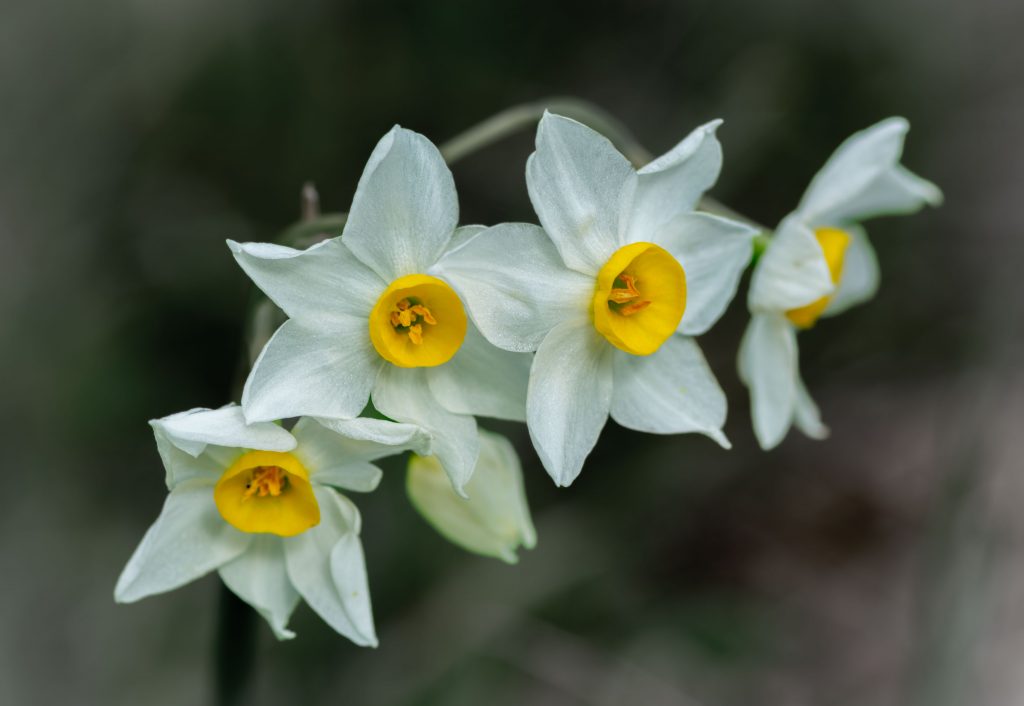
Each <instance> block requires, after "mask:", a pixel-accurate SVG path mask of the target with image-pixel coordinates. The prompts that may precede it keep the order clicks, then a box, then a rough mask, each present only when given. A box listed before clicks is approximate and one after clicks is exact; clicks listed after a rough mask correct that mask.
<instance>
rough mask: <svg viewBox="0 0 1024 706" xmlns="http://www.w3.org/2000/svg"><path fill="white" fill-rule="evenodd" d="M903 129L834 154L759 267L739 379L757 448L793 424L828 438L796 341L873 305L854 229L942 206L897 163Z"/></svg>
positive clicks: (878, 130)
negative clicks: (821, 324) (825, 320)
mask: <svg viewBox="0 0 1024 706" xmlns="http://www.w3.org/2000/svg"><path fill="white" fill-rule="evenodd" d="M908 129H909V125H908V124H907V121H906V120H904V119H902V118H889V119H888V120H883V121H882V122H880V123H878V124H877V125H874V126H872V127H870V128H868V129H866V130H864V131H862V132H859V133H857V134H855V135H853V136H852V137H850V138H849V139H848V140H847V141H846V142H844V143H843V144H842V145H840V147H839V149H837V150H836V152H835V153H834V154H833V155H832V157H831V158H830V159H829V160H828V162H827V163H826V164H825V166H824V167H822V169H821V171H819V172H818V174H817V175H816V176H815V177H814V179H813V180H812V181H811V184H810V186H809V187H808V189H807V192H806V193H805V194H804V196H803V199H802V200H801V202H800V206H799V207H798V208H797V210H796V211H794V212H793V213H791V214H790V215H789V216H787V217H786V218H785V219H784V220H783V221H782V223H781V224H780V225H779V227H778V229H777V230H776V232H775V235H774V236H773V237H772V239H771V240H770V241H769V244H768V247H767V248H766V249H765V251H764V253H763V254H762V256H761V258H760V260H759V261H758V263H757V266H756V268H755V270H754V274H753V276H752V278H751V283H750V292H749V296H748V300H747V303H748V307H749V309H750V312H751V320H750V325H749V326H748V327H747V331H746V333H745V334H744V336H743V342H742V343H741V345H740V353H739V372H740V377H741V378H742V379H743V381H744V383H745V384H746V385H747V387H748V388H750V400H751V414H752V417H753V422H754V433H755V435H756V436H757V439H758V442H759V443H760V444H761V446H762V448H765V449H770V448H772V447H774V446H776V445H777V444H778V443H779V442H781V441H782V439H783V438H784V437H785V435H786V433H787V432H788V430H789V428H790V426H791V425H792V424H794V423H795V424H796V425H797V427H798V428H799V429H800V430H801V431H803V432H804V433H805V434H807V435H808V436H810V437H812V438H817V439H820V438H824V437H825V436H826V435H827V434H828V429H827V428H826V427H825V425H824V424H822V422H821V416H820V413H819V412H818V408H817V406H816V405H815V404H814V401H813V400H812V399H811V397H810V395H809V394H808V392H807V389H806V387H805V386H804V383H803V380H802V379H801V376H800V367H799V352H798V347H797V341H796V333H797V331H798V330H802V329H807V328H811V327H812V326H814V325H816V324H817V323H818V320H819V319H820V318H822V317H829V316H834V315H836V314H839V313H841V312H843V311H846V310H847V309H849V308H850V307H852V306H855V305H856V304H860V303H862V302H865V301H867V300H868V299H870V298H871V297H872V296H874V293H875V291H876V290H877V288H878V263H877V261H876V259H875V253H874V250H873V249H872V248H871V244H870V243H869V242H868V239H867V235H866V234H865V233H864V230H863V229H862V228H861V227H860V225H859V222H860V221H862V220H864V219H867V218H870V217H872V216H878V215H884V214H906V213H912V212H914V211H917V210H918V209H920V208H921V207H922V206H924V205H925V204H931V205H933V206H934V205H938V204H939V203H940V202H941V201H942V193H941V192H940V191H939V189H938V188H937V187H936V186H935V185H934V184H932V183H931V182H928V181H925V180H924V179H921V178H920V177H918V176H916V175H914V174H912V173H911V172H910V171H908V170H907V169H906V168H905V167H903V166H902V165H901V164H900V163H899V159H900V155H901V153H902V151H903V141H904V138H905V137H906V133H907V130H908Z"/></svg>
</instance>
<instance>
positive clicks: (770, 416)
mask: <svg viewBox="0 0 1024 706" xmlns="http://www.w3.org/2000/svg"><path fill="white" fill-rule="evenodd" d="M797 365H798V357H797V347H796V331H795V330H794V329H793V326H792V325H791V324H790V323H789V322H788V321H787V320H786V318H785V317H784V316H782V315H781V314H754V316H752V317H751V319H750V323H749V324H748V325H747V330H746V331H745V332H744V334H743V340H742V341H741V342H740V352H739V374H740V378H741V379H742V380H743V382H744V383H745V384H746V386H747V387H748V388H749V389H750V413H751V416H752V417H753V421H754V435H755V436H756V437H757V440H758V442H759V443H760V444H761V448H763V449H765V450H767V449H771V448H774V447H775V446H777V445H778V444H779V442H780V441H782V439H783V437H785V436H786V432H787V431H788V430H789V427H790V425H791V424H792V422H793V414H794V408H795V405H796V398H797V382H798V376H799V372H798V368H797Z"/></svg>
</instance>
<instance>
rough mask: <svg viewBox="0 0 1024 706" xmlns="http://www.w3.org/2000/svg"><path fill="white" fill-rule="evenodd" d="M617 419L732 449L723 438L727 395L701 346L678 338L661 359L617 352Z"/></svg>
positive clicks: (614, 399) (627, 424)
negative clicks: (698, 437) (695, 434)
mask: <svg viewBox="0 0 1024 706" xmlns="http://www.w3.org/2000/svg"><path fill="white" fill-rule="evenodd" d="M614 369H615V388H614V391H613V392H612V403H611V415H612V419H614V420H615V421H616V422H618V423H619V424H621V425H622V426H624V427H629V428H630V429H636V430H637V431H645V432H649V433H651V434H683V433H687V432H698V433H700V434H705V435H707V436H709V437H711V438H712V439H714V440H715V441H716V442H718V443H719V444H720V445H721V446H722V447H723V448H730V446H731V445H730V444H729V441H728V439H726V438H725V434H723V433H722V425H723V424H725V415H726V409H727V403H726V399H725V393H724V392H722V388H721V387H720V386H719V385H718V381H717V380H716V379H715V375H714V373H712V372H711V368H710V367H709V366H708V363H707V361H706V360H705V359H704V354H703V353H701V350H700V347H699V346H698V345H697V343H696V341H694V340H693V339H692V338H690V337H688V336H681V335H678V334H677V335H675V336H672V337H671V338H669V339H668V340H667V341H665V343H664V344H662V346H661V348H660V349H658V351H657V352H656V353H653V354H651V355H649V356H634V355H629V354H628V353H622V352H619V351H616V353H615V368H614Z"/></svg>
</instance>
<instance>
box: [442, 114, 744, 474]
mask: <svg viewBox="0 0 1024 706" xmlns="http://www.w3.org/2000/svg"><path fill="white" fill-rule="evenodd" d="M718 125H719V122H717V121H716V122H712V123H709V124H707V125H705V126H703V127H700V128H698V129H697V130H695V131H694V132H693V133H691V134H690V135H689V136H688V137H687V138H686V139H684V140H683V141H682V142H680V143H679V144H678V145H676V146H675V147H674V148H673V149H672V150H671V151H669V152H668V153H667V154H665V155H663V156H662V157H659V158H658V159H656V160H654V161H653V162H651V163H650V164H648V165H647V166H645V167H644V168H643V169H641V170H640V171H639V172H638V171H636V170H634V169H633V167H632V166H631V165H630V164H629V162H628V161H627V160H626V159H625V157H623V156H622V155H621V154H619V152H618V151H617V150H616V149H615V148H614V147H613V146H612V144H611V143H610V142H609V141H608V140H606V139H605V138H604V137H602V136H601V135H599V134H598V133H596V132H594V131H593V130H591V129H590V128H587V127H585V126H584V125H581V124H580V123H578V122H575V121H573V120H569V119H567V118H564V117H561V116H558V115H552V114H545V116H544V118H543V119H542V120H541V122H540V125H539V127H538V130H537V150H536V152H534V153H533V155H531V157H530V160H529V162H528V163H527V169H526V178H527V185H528V187H529V192H530V199H531V201H532V202H533V206H534V209H535V210H536V211H537V215H538V216H539V218H540V222H541V224H542V225H543V229H541V228H539V227H537V226H532V225H525V224H502V225H498V226H494V227H493V228H489V229H487V230H486V231H484V232H483V233H480V234H478V235H476V236H475V237H474V238H472V239H471V240H469V241H468V242H467V243H466V244H465V245H464V246H463V247H461V248H460V249H459V250H457V251H455V252H453V253H452V254H451V255H450V256H449V257H448V258H446V260H445V262H444V263H443V266H442V270H441V271H442V272H443V273H444V274H445V275H446V276H447V277H448V279H449V280H450V281H451V282H452V283H453V284H454V285H455V286H456V288H457V289H458V290H459V291H460V292H462V293H463V294H464V296H465V300H466V303H467V306H468V307H469V310H470V313H471V314H472V316H473V320H474V321H475V322H476V323H477V325H478V326H479V327H480V330H481V331H482V332H483V334H484V336H486V337H487V339H488V340H489V341H491V342H492V343H494V344H495V345H497V346H499V347H501V348H504V349H506V350H509V351H536V352H537V353H536V356H535V358H534V361H533V365H532V368H531V372H530V384H529V390H528V395H527V424H528V426H529V429H530V435H531V437H532V439H533V443H534V445H535V446H536V448H537V451H538V453H539V455H540V457H541V460H542V461H543V463H544V466H545V468H546V469H547V470H548V472H549V473H550V474H551V476H552V478H554V480H555V482H556V483H558V484H559V485H568V484H569V483H571V482H572V481H573V480H574V479H575V478H576V476H577V475H578V474H579V472H580V470H581V468H582V466H583V462H584V459H585V458H586V456H587V455H588V454H589V453H590V451H591V449H592V448H593V447H594V444H595V443H596V442H597V438H598V436H599V435H600V433H601V429H602V428H603V427H604V424H605V422H606V421H607V419H608V416H609V413H610V414H611V416H612V418H614V419H615V420H616V421H617V422H618V423H620V424H622V425H623V426H626V427H629V428H631V429H637V430H640V431H646V432H652V433H658V434H675V433H680V432H700V433H702V434H706V435H708V436H710V437H711V438H712V439H714V440H716V441H717V442H718V443H720V444H721V445H723V446H725V447H728V441H727V440H726V438H725V436H724V435H723V433H722V431H721V427H722V424H723V422H724V421H725V414H726V400H725V396H724V394H723V393H722V390H721V388H720V387H719V386H718V382H717V381H716V380H715V378H714V376H713V375H712V373H711V370H710V369H709V368H708V365H707V362H706V361H705V360H704V356H703V354H702V353H701V351H700V349H699V348H698V346H697V344H696V343H695V342H694V340H693V338H692V336H694V335H697V334H700V333H703V332H704V331H706V330H707V329H708V328H709V327H710V326H711V325H712V324H713V323H714V322H715V321H716V320H717V319H718V317H719V316H721V314H722V312H723V311H724V310H725V308H726V306H727V305H728V303H729V301H730V300H731V299H732V297H733V296H734V295H735V292H736V287H737V284H738V282H739V278H740V275H741V274H742V272H743V269H744V267H745V266H746V264H747V263H748V262H749V259H750V255H751V240H752V237H753V235H754V233H755V231H754V230H753V229H751V228H749V227H747V226H745V225H742V224H740V223H736V222H733V221H730V220H727V219H724V218H719V217H717V216H712V215H710V214H707V213H696V212H694V210H693V209H694V207H695V205H696V204H697V202H698V200H699V199H700V196H701V194H703V193H704V191H705V190H707V189H708V188H709V187H710V186H711V185H712V184H713V183H714V182H715V180H716V179H717V177H718V172H719V170H720V168H721V162H722V157H721V147H720V145H719V143H718V140H717V139H716V138H715V130H716V128H717V127H718Z"/></svg>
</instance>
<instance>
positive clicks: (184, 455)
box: [114, 405, 429, 645]
mask: <svg viewBox="0 0 1024 706" xmlns="http://www.w3.org/2000/svg"><path fill="white" fill-rule="evenodd" d="M150 424H151V426H152V427H153V433H154V435H155V437H156V443H157V449H158V450H159V452H160V457H161V459H162V460H163V463H164V468H165V469H166V471H167V477H166V482H167V488H168V490H169V491H170V493H169V495H168V496H167V501H166V502H165V503H164V507H163V510H162V511H161V513H160V516H159V517H158V518H157V520H156V522H154V523H153V526H152V527H150V528H149V530H148V531H147V532H146V535H145V536H144V537H143V538H142V542H141V543H140V544H139V546H138V548H137V549H136V550H135V553H134V554H133V555H132V557H131V559H130V560H129V561H128V564H127V566H125V568H124V571H123V572H122V573H121V577H120V578H119V579H118V581H117V587H116V588H115V589H114V598H115V600H117V601H118V602H121V603H131V602H133V601H137V600H139V599H140V598H145V597H146V596H151V595H153V594H156V593H163V592H165V591H170V590H172V589H175V588H178V587H179V586H183V585H184V584H186V583H189V582H191V581H193V580H195V579H197V578H199V577H201V576H203V575H205V574H207V573H209V572H210V571H213V570H214V569H216V570H217V571H218V572H219V573H220V576H221V578H222V579H223V580H224V583H225V584H227V586H228V587H229V588H230V589H231V590H232V591H234V592H235V594H237V595H238V597H239V598H241V599H242V600H244V601H245V602H247V603H249V604H250V605H251V606H252V607H253V608H255V609H256V610H257V611H259V613H260V614H261V615H262V616H263V617H264V618H266V620H267V622H268V623H269V624H270V627H271V628H272V629H273V631H274V634H275V635H276V636H277V637H278V638H279V639H286V638H290V637H294V633H293V632H291V631H290V630H288V628H287V624H288V619H289V617H290V616H291V613H292V611H293V610H294V609H295V606H296V604H297V603H298V601H299V598H300V597H302V598H304V599H305V601H306V603H308V604H309V606H310V607H311V608H312V609H313V610H314V611H316V613H317V614H318V615H320V617H321V618H323V619H324V621H326V622H327V624H328V625H330V626H331V627H332V628H334V629H335V630H337V631H338V632H339V633H341V634H342V635H344V636H345V637H348V638H349V639H350V640H352V641H353V642H355V643H356V644H359V645H376V644H377V636H376V633H375V631H374V627H373V615H372V613H371V610H370V594H369V589H368V587H367V579H366V566H365V562H364V560H363V548H362V544H361V542H360V541H359V529H360V522H361V520H360V517H359V511H358V510H357V509H356V506H355V505H353V504H352V502H351V501H350V500H349V499H348V498H346V497H345V496H344V495H342V494H341V493H339V492H337V490H335V488H344V489H346V490H352V491H357V492H367V491H371V490H373V489H374V488H376V487H377V484H378V483H379V482H380V475H381V472H380V470H379V469H378V468H377V467H376V466H374V465H373V464H372V463H371V462H372V461H374V460H375V459H378V458H381V457H383V456H388V455H391V454H395V453H399V452H400V451H402V450H404V449H407V448H413V449H415V450H417V451H420V452H422V451H424V450H425V449H426V448H427V447H428V445H429V439H428V438H427V437H426V435H425V434H424V432H423V431H422V430H421V429H419V427H416V426H413V425H409V424H396V423H393V422H385V421H380V420H375V419H356V420H351V421H323V422H322V423H321V422H317V421H316V420H314V419H312V418H308V417H307V418H303V419H300V420H299V422H298V423H297V424H296V425H295V428H294V429H293V430H292V432H291V433H289V432H287V431H285V430H284V429H282V428H281V427H279V426H277V425H276V424H273V423H270V422H262V423H257V424H251V425H247V424H246V422H245V419H244V417H243V416H242V410H241V408H240V407H237V406H234V405H229V406H227V407H223V408H221V409H214V410H210V409H193V410H190V411H188V412H182V413H180V414H174V415H171V416H170V417H165V418H164V419H158V420H153V421H152V422H150ZM325 425H329V426H330V429H328V428H327V426H325Z"/></svg>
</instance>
